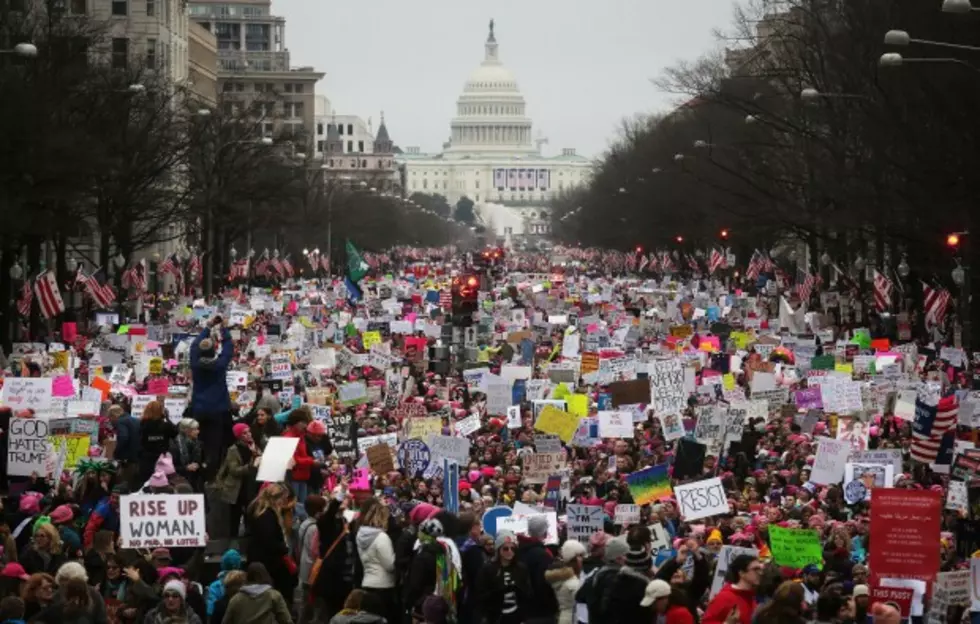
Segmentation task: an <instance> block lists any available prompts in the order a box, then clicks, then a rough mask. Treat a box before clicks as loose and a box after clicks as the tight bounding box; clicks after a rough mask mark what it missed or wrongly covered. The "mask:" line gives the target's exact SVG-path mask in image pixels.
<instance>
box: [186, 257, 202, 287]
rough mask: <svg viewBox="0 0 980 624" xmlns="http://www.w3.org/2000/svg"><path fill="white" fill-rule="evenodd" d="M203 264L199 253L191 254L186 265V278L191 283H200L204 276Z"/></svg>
mask: <svg viewBox="0 0 980 624" xmlns="http://www.w3.org/2000/svg"><path fill="white" fill-rule="evenodd" d="M203 267H204V265H203V264H202V263H201V254H191V259H190V260H189V264H188V265H187V272H188V276H187V280H188V281H189V282H190V283H191V284H200V283H201V279H202V278H203V277H204V271H203Z"/></svg>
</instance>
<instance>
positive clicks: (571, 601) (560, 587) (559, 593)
mask: <svg viewBox="0 0 980 624" xmlns="http://www.w3.org/2000/svg"><path fill="white" fill-rule="evenodd" d="M584 561H585V546H583V545H582V543H581V542H578V541H576V540H568V541H566V542H565V543H564V544H562V546H561V564H560V566H558V567H554V568H552V569H550V570H548V571H547V572H545V574H544V580H546V581H548V582H549V583H551V587H552V588H553V589H554V590H555V597H556V598H558V624H575V592H577V591H578V588H579V586H581V584H582V579H581V578H580V577H581V576H582V563H583V562H584Z"/></svg>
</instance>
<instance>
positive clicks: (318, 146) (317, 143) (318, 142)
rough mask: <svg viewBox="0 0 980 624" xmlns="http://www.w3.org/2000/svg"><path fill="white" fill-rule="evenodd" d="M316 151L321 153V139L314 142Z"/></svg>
mask: <svg viewBox="0 0 980 624" xmlns="http://www.w3.org/2000/svg"><path fill="white" fill-rule="evenodd" d="M316 153H317V154H322V153H323V141H317V142H316Z"/></svg>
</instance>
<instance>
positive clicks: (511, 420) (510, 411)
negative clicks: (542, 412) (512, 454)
mask: <svg viewBox="0 0 980 624" xmlns="http://www.w3.org/2000/svg"><path fill="white" fill-rule="evenodd" d="M523 425H524V423H523V422H522V420H521V406H520V405H511V406H510V407H508V408H507V428H508V429H520V428H521V427H522V426H523Z"/></svg>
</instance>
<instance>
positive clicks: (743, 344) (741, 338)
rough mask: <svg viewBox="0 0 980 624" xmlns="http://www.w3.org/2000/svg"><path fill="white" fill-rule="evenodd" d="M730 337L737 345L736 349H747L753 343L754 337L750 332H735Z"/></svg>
mask: <svg viewBox="0 0 980 624" xmlns="http://www.w3.org/2000/svg"><path fill="white" fill-rule="evenodd" d="M728 337H729V338H730V339H731V340H732V342H734V343H735V348H736V349H746V348H748V346H749V343H750V342H752V341H753V338H752V335H751V334H749V333H748V332H740V331H733V332H732V333H730V334H729V335H728Z"/></svg>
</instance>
